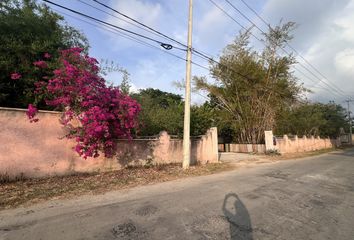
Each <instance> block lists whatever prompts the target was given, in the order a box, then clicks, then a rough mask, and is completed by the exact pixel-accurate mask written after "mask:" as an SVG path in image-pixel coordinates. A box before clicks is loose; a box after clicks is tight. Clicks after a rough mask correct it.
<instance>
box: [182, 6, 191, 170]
mask: <svg viewBox="0 0 354 240" xmlns="http://www.w3.org/2000/svg"><path fill="white" fill-rule="evenodd" d="M192 19H193V0H189V16H188V43H187V46H188V48H187V64H186V93H185V97H184V127H183V169H187V168H189V165H190V162H191V149H190V148H191V146H190V145H191V143H190V115H191V61H192Z"/></svg>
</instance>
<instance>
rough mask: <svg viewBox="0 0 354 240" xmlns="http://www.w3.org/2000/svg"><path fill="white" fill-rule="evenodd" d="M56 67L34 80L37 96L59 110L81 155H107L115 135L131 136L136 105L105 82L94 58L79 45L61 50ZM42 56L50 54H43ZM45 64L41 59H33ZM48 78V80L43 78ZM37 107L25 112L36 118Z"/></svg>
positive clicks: (110, 153)
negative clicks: (86, 53) (58, 63)
mask: <svg viewBox="0 0 354 240" xmlns="http://www.w3.org/2000/svg"><path fill="white" fill-rule="evenodd" d="M60 54H61V57H60V64H61V66H60V67H59V68H58V69H55V70H54V71H53V76H52V77H46V78H44V79H43V80H42V81H38V82H36V83H35V86H36V90H35V94H36V97H37V99H43V100H44V101H45V103H46V104H47V105H48V106H53V107H55V108H57V109H61V110H63V114H62V117H61V124H63V125H64V126H65V127H66V128H67V129H68V132H69V133H68V134H67V135H66V137H67V138H70V139H75V141H76V146H75V151H76V152H77V153H78V154H79V155H80V156H83V157H84V158H85V159H86V158H87V157H98V156H99V152H103V153H104V154H105V156H107V157H111V156H112V155H113V154H114V152H115V149H116V147H117V145H116V141H115V140H116V139H118V138H126V139H130V138H131V132H132V130H133V129H134V128H135V127H136V126H137V117H138V113H139V112H140V105H139V104H138V103H137V102H136V101H135V100H133V99H132V98H130V97H129V96H127V95H124V94H123V93H122V92H121V91H120V90H119V88H117V87H112V86H109V87H108V86H106V84H105V80H104V79H103V78H102V77H100V76H99V67H98V62H97V60H96V59H95V58H91V57H89V56H87V55H83V54H82V49H81V48H71V49H67V50H63V51H61V53H60ZM44 57H45V58H46V59H49V58H50V55H44ZM33 64H34V65H35V66H36V67H38V68H46V67H47V63H46V62H45V61H43V60H41V61H36V62H34V63H33ZM47 78H49V80H47ZM36 112H37V110H36V109H35V107H34V106H33V105H31V104H30V105H29V108H28V111H27V116H28V117H29V119H30V120H31V121H36V120H35V118H34V116H35V114H36Z"/></svg>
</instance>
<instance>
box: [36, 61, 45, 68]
mask: <svg viewBox="0 0 354 240" xmlns="http://www.w3.org/2000/svg"><path fill="white" fill-rule="evenodd" d="M33 65H34V66H36V67H39V68H47V67H48V65H47V63H46V62H45V61H36V62H34V63H33Z"/></svg>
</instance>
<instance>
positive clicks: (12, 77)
mask: <svg viewBox="0 0 354 240" xmlns="http://www.w3.org/2000/svg"><path fill="white" fill-rule="evenodd" d="M21 77H22V76H21V74H19V73H17V72H14V73H12V74H11V79H12V80H17V79H20V78H21Z"/></svg>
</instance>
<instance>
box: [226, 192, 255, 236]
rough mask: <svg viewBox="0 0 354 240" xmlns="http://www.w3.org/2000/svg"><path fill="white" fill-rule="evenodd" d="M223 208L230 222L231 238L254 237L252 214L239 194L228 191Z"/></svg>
mask: <svg viewBox="0 0 354 240" xmlns="http://www.w3.org/2000/svg"><path fill="white" fill-rule="evenodd" d="M222 210H223V212H224V216H225V217H226V219H227V221H228V222H229V224H230V239H232V240H252V239H253V236H252V224H251V219H250V215H249V213H248V211H247V208H246V207H245V205H244V204H243V203H242V201H241V200H240V198H239V197H238V196H237V194H235V193H228V194H226V195H225V199H224V203H223V206H222Z"/></svg>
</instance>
